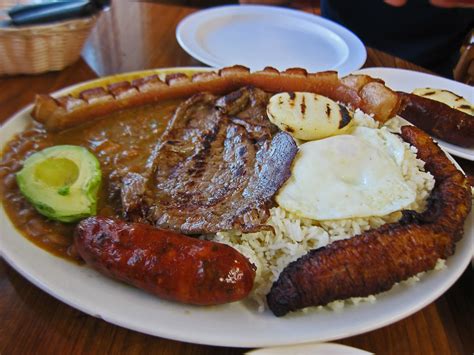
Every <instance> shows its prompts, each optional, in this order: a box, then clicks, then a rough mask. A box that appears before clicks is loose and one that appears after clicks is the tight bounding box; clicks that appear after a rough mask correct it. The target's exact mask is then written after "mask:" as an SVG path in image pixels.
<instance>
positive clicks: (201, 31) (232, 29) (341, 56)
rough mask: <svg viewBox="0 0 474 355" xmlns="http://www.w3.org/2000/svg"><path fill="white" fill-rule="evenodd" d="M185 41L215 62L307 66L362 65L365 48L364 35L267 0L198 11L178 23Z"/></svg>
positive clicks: (343, 70)
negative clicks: (362, 37) (266, 0)
mask: <svg viewBox="0 0 474 355" xmlns="http://www.w3.org/2000/svg"><path fill="white" fill-rule="evenodd" d="M176 38H177V40H178V43H179V44H180V45H181V47H182V48H183V49H184V50H185V51H186V52H188V53H189V54H190V55H191V56H193V57H194V58H196V59H198V60H200V61H201V62H203V63H205V64H208V65H210V66H213V67H225V66H230V65H234V64H242V65H245V66H247V67H249V68H250V69H251V70H252V71H255V70H262V69H263V68H264V67H266V66H272V67H275V68H277V69H279V70H284V69H287V68H291V67H300V68H305V69H307V70H308V71H311V72H316V71H324V70H337V71H339V72H340V73H341V74H342V75H345V74H348V73H350V72H352V71H354V70H356V69H359V68H360V67H361V66H362V65H363V64H364V62H365V59H366V56H367V53H366V50H365V47H364V45H363V43H362V42H361V41H360V39H359V38H358V37H357V36H356V35H355V34H353V33H352V32H350V31H349V30H347V29H346V28H344V27H342V26H341V25H339V24H336V23H335V22H332V21H330V20H327V19H324V18H322V17H320V16H317V15H313V14H310V13H306V12H302V11H298V10H292V9H287V8H282V7H274V6H263V5H230V6H229V5H228V6H219V7H212V8H209V9H205V10H201V11H198V12H195V13H193V14H191V15H189V16H187V17H186V18H184V19H183V20H182V21H181V22H180V23H179V25H178V27H177V29H176Z"/></svg>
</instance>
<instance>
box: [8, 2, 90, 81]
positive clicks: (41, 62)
mask: <svg viewBox="0 0 474 355" xmlns="http://www.w3.org/2000/svg"><path fill="white" fill-rule="evenodd" d="M5 5H6V4H5V3H4V4H2V5H0V8H6V6H5ZM97 17H98V16H91V17H86V18H80V19H74V20H67V21H60V22H55V23H50V24H46V25H35V26H21V27H5V28H0V75H5V74H10V75H11V74H37V73H43V72H47V71H53V70H61V69H63V68H65V67H66V66H68V65H70V64H72V63H74V62H75V61H76V60H77V59H78V58H79V56H80V54H81V50H82V47H83V46H84V43H85V41H86V39H87V37H88V36H89V33H90V31H91V29H92V27H93V26H94V24H95V22H96V20H97Z"/></svg>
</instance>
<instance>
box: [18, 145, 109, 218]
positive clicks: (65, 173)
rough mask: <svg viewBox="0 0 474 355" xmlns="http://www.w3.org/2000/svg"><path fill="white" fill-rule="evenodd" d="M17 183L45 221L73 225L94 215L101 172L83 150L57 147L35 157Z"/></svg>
mask: <svg viewBox="0 0 474 355" xmlns="http://www.w3.org/2000/svg"><path fill="white" fill-rule="evenodd" d="M16 180H17V182H18V186H19V187H20V191H21V192H22V193H23V195H24V196H25V197H26V198H27V199H28V201H29V202H30V203H31V204H33V206H35V208H36V209H37V210H38V212H39V213H41V214H42V215H44V216H46V217H48V218H51V219H54V220H57V221H61V222H75V221H77V220H80V219H82V218H84V217H88V216H91V215H95V214H96V212H97V192H98V190H99V186H100V182H101V180H102V172H101V170H100V164H99V161H98V160H97V158H96V157H95V156H94V155H93V154H92V153H91V152H89V151H88V150H87V149H86V148H83V147H79V146H75V145H57V146H53V147H50V148H46V149H44V150H42V151H39V152H37V153H34V154H33V155H31V156H30V157H28V159H26V160H25V162H24V164H23V168H22V169H21V170H20V171H19V172H18V173H17V174H16Z"/></svg>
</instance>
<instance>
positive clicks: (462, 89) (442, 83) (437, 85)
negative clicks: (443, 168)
mask: <svg viewBox="0 0 474 355" xmlns="http://www.w3.org/2000/svg"><path fill="white" fill-rule="evenodd" d="M354 74H367V75H370V76H372V77H374V78H380V79H382V80H384V81H385V84H386V85H387V86H388V87H390V88H392V89H393V90H397V91H404V92H412V91H413V90H414V89H417V88H426V87H430V88H434V89H444V90H449V91H452V92H454V93H455V94H458V95H460V96H463V97H464V98H465V99H466V100H468V101H469V102H470V103H471V104H472V103H474V88H473V87H472V86H469V85H466V84H463V83H460V82H457V81H454V80H449V79H446V78H442V77H440V76H436V75H431V74H426V73H420V72H416V71H411V70H406V69H396V68H364V69H361V70H358V71H357V72H356V73H354ZM436 140H437V141H438V142H439V145H440V146H442V147H443V148H444V149H445V150H446V151H448V152H449V153H451V154H453V155H455V156H458V157H460V158H464V159H468V160H472V161H474V147H473V148H465V147H460V146H458V145H455V144H452V143H448V142H445V141H443V140H441V139H438V138H436Z"/></svg>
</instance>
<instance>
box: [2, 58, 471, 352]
mask: <svg viewBox="0 0 474 355" xmlns="http://www.w3.org/2000/svg"><path fill="white" fill-rule="evenodd" d="M163 69H165V70H166V69H169V68H163ZM186 69H187V68H186V67H183V68H179V70H186ZM201 69H203V68H197V70H201ZM157 70H159V69H157ZM139 72H140V71H138V72H133V73H139ZM145 72H146V71H145ZM124 74H127V73H124ZM96 80H101V79H100V78H99V79H94V80H92V82H93V81H96ZM90 82H91V81H87V82H85V83H90ZM83 84H84V83H78V84H74V85H72V86H70V87H67V88H64V89H61V90H59V91H57V92H55V94H59V93H62V92H67V91H68V90H74V89H75V88H77V87H80V86H81V85H83ZM31 108H32V105H28V106H27V107H25V108H23V109H22V110H20V111H18V112H17V113H15V114H14V115H13V116H11V117H10V118H9V119H8V120H7V121H6V122H5V125H8V124H13V123H11V122H14V120H15V119H16V120H19V119H25V115H29V112H30V111H31ZM22 117H23V118H22ZM19 131H21V130H19ZM3 132H4V131H3V130H2V134H0V146H2V149H3V146H4V144H5V143H6V142H7V141H8V139H9V138H11V136H12V135H11V134H10V136H6V134H5V133H3ZM1 205H2V206H1V208H0V222H1V225H2V231H5V233H9V232H10V231H13V232H14V234H16V236H14V238H16V237H20V240H21V244H24V245H28V247H27V248H28V249H30V248H31V249H32V250H33V252H34V253H35V254H42V255H43V256H46V257H47V258H53V259H54V260H55V262H58V263H59V264H64V263H66V264H68V265H73V267H75V268H77V267H78V266H77V265H75V264H73V263H71V262H69V261H67V260H65V259H63V258H60V257H55V256H54V255H53V254H51V253H49V252H47V251H45V250H43V249H41V248H39V247H38V246H36V245H35V244H34V243H33V242H31V241H30V240H29V239H27V238H25V237H24V236H22V235H21V234H20V232H19V231H17V230H16V229H15V228H14V226H13V224H12V222H11V221H10V220H9V219H8V217H7V215H6V212H5V211H4V207H3V204H1ZM473 214H474V211H471V215H470V217H471V219H473V218H472V216H473ZM468 220H469V217H468ZM7 225H8V226H9V227H10V230H9V231H7V230H6V228H5V227H6V226H7ZM469 231H470V233H469V232H466V233H465V235H464V238H463V239H462V240H461V241H460V242H459V243H462V244H463V245H464V244H466V243H469V242H472V241H473V240H474V228H473V227H472V226H471V227H470V229H469ZM459 243H457V245H459ZM465 249H467V247H466V245H464V247H463V249H462V250H461V251H458V253H457V255H458V258H456V263H457V267H455V268H448V275H447V276H449V277H448V278H447V276H446V275H445V276H442V275H441V276H436V275H440V274H435V277H437V278H441V280H442V287H437V288H436V289H435V290H434V292H432V293H430V294H429V297H425V298H422V299H419V300H418V301H417V302H415V303H414V304H411V305H410V307H408V308H406V307H405V309H403V310H402V312H399V313H396V314H392V315H391V316H390V317H388V316H382V317H381V316H379V318H381V319H378V322H376V323H374V322H367V321H366V322H365V323H364V324H362V325H360V326H358V327H356V328H354V327H352V326H351V327H348V328H349V329H351V330H350V331H348V330H347V329H346V328H347V327H342V328H341V329H335V330H334V331H332V333H331V336H326V337H324V338H318V337H317V336H315V334H314V332H312V331H310V332H308V333H306V334H305V335H304V336H301V335H300V334H297V336H296V337H295V334H293V333H291V334H293V337H289V338H281V337H280V338H278V339H274V338H271V340H268V339H269V338H268V335H267V337H265V338H264V339H258V336H257V337H256V338H252V339H241V338H238V336H237V337H235V338H234V337H232V338H231V339H229V336H227V337H225V338H221V336H220V335H219V334H217V335H214V336H210V337H209V334H206V335H207V336H208V337H207V338H206V337H204V338H202V334H200V333H199V332H196V333H192V332H189V333H186V334H181V333H180V331H179V330H178V331H177V330H176V329H168V327H164V328H165V329H164V330H163V329H162V328H163V327H162V328H161V329H159V330H153V329H149V328H147V327H140V326H137V325H135V324H133V325H132V326H131V325H130V323H129V322H128V321H127V319H123V316H121V313H120V312H119V313H118V314H112V315H110V314H108V313H107V312H105V313H104V310H99V309H97V307H88V306H87V305H88V302H84V301H82V302H81V299H82V297H79V299H78V297H77V296H76V295H73V296H74V297H70V295H69V294H67V293H66V294H65V293H64V290H62V289H60V291H58V290H57V289H56V290H55V289H51V287H50V286H48V284H49V283H50V282H51V281H50V280H49V281H48V277H46V278H44V275H43V278H41V277H40V278H35V277H34V275H35V274H36V272H40V271H39V270H33V272H31V270H28V269H25V266H24V265H23V266H22V260H20V259H16V257H15V251H12V250H9V249H8V248H5V237H4V236H3V233H2V235H0V255H1V256H2V257H3V258H4V260H5V261H6V262H7V263H8V264H10V265H11V266H12V267H13V268H14V269H15V270H17V271H18V272H19V273H20V274H21V275H23V276H24V277H25V278H26V279H27V280H29V281H30V282H31V283H33V284H34V285H36V286H37V287H39V288H40V289H41V290H43V291H44V292H46V293H48V294H49V295H51V296H53V297H54V298H56V299H58V300H60V301H61V302H63V303H65V304H67V305H69V306H71V307H73V308H75V309H78V310H80V311H82V312H84V313H86V314H89V315H91V316H93V317H96V318H101V319H103V320H105V321H107V322H109V323H112V324H115V325H118V326H122V327H125V328H127V329H131V330H135V331H138V332H141V333H145V334H149V335H152V336H159V337H164V338H168V339H174V340H178V341H184V342H192V343H196V344H206V345H214V346H228V347H262V346H279V345H289V344H296V343H298V344H299V343H308V342H313V341H331V340H336V339H341V338H345V337H349V336H353V335H357V334H362V333H365V332H368V331H371V330H374V329H378V328H381V327H383V326H386V325H388V324H392V323H395V322H397V321H399V320H400V319H403V318H405V317H407V316H409V315H411V314H413V313H415V312H417V311H418V310H420V309H421V308H423V307H425V306H426V305H428V304H430V303H432V302H433V301H434V300H435V299H437V298H438V297H440V296H441V295H442V294H443V293H444V292H446V290H447V289H449V288H450V287H451V286H452V284H453V283H454V282H456V280H457V279H458V278H459V277H460V276H461V274H462V273H463V272H464V270H465V268H466V267H467V265H468V264H469V262H470V258H471V256H470V253H468V251H467V250H465ZM461 252H462V254H466V253H467V255H469V258H467V257H465V258H463V259H461V261H459V260H458V259H459V254H461ZM455 257H456V254H455V255H454V256H452V257H451V258H450V259H448V261H447V263H449V262H450V260H452V259H453V258H455ZM23 264H24V263H23ZM82 270H83V271H84V270H86V272H89V271H90V272H92V273H94V274H96V272H95V271H93V270H92V269H90V268H84V269H82ZM87 270H89V271H87ZM443 271H446V270H441V271H440V272H441V273H442V272H443ZM47 276H48V275H47ZM98 277H99V279H102V278H103V279H105V280H108V281H107V282H112V283H113V284H116V283H117V282H116V281H114V280H110V279H107V278H105V277H103V276H100V275H98ZM420 287H421V286H420ZM410 289H412V288H409V289H408V290H407V291H408V292H409V290H410ZM416 289H419V288H416ZM129 291H130V292H131V294H132V295H134V294H136V293H142V292H143V291H140V290H137V289H132V288H130V289H128V288H127V290H126V294H127V295H128V294H129V293H130V292H129ZM389 292H390V291H389ZM384 294H385V293H383V294H381V296H382V297H384V296H383V295H384ZM381 296H379V298H380V297H381ZM402 296H403V295H402ZM150 297H153V296H150ZM388 297H389V300H390V299H391V298H393V296H390V295H388ZM157 302H158V303H161V300H158V301H157ZM382 302H383V301H382ZM168 305H170V304H169V303H165V305H164V307H165V308H166V307H168ZM181 306H182V305H179V307H178V308H179V309H181ZM370 306H371V305H370V304H365V306H364V304H363V305H361V306H359V307H355V308H354V309H356V311H355V312H356V314H357V313H359V311H357V310H358V309H362V308H361V307H363V308H366V307H370ZM170 307H171V306H170ZM172 308H174V306H173V307H172ZM351 308H352V307H351ZM251 312H252V316H255V315H256V316H257V317H260V316H263V315H262V314H258V313H257V311H256V310H252V311H251ZM347 312H349V313H351V312H353V311H350V310H349V311H347ZM343 313H344V312H343ZM264 314H265V313H264ZM330 315H331V317H336V316H337V312H334V311H333V312H331V313H330ZM300 316H302V317H303V320H304V319H305V318H306V316H308V317H311V315H300ZM300 316H298V317H300ZM299 319H300V318H297V319H296V322H298V320H299ZM270 321H271V325H274V324H277V325H278V326H281V324H284V323H285V322H287V325H288V326H291V324H293V322H294V321H295V320H294V319H293V320H292V318H291V317H289V318H283V319H280V318H276V317H274V316H272V318H271V319H270ZM196 334H198V335H196Z"/></svg>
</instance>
